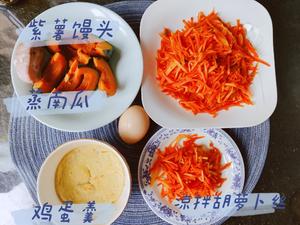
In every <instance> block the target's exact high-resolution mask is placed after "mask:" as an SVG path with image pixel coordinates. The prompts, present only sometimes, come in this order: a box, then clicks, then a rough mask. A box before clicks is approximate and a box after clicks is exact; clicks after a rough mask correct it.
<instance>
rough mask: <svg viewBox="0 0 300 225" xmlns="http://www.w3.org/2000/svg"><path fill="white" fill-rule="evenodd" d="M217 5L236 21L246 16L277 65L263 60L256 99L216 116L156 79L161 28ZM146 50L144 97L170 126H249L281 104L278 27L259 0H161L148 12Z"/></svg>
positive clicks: (254, 37) (259, 45) (143, 33)
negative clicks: (193, 107) (180, 99)
mask: <svg viewBox="0 0 300 225" xmlns="http://www.w3.org/2000/svg"><path fill="white" fill-rule="evenodd" d="M212 10H216V11H217V12H218V13H219V16H220V17H221V18H222V19H223V20H224V21H229V22H231V23H232V24H233V23H236V20H237V19H240V20H241V22H242V23H243V24H245V25H246V29H247V30H248V37H249V39H250V40H251V41H252V43H253V44H254V46H255V48H256V49H257V51H258V54H259V55H260V57H261V58H262V59H264V60H265V61H267V62H268V63H269V64H270V65H271V66H270V67H267V66H264V65H260V66H259V72H258V74H257V75H256V77H255V79H254V82H253V84H252V86H251V91H252V93H253V102H254V105H252V106H249V105H245V106H244V107H231V108H230V109H229V110H228V111H221V112H219V113H218V116H217V117H216V118H213V117H211V116H210V115H208V114H206V113H205V114H198V115H197V116H195V115H193V114H192V113H191V112H188V111H186V110H185V109H183V108H182V107H181V106H180V105H179V104H178V103H177V101H176V100H174V99H173V98H171V97H169V96H167V95H165V94H164V93H162V92H161V91H160V88H159V86H158V84H157V83H156V79H155V77H156V51H157V49H159V47H160V36H159V33H161V32H162V31H163V29H164V28H165V27H168V28H170V29H171V30H172V31H175V30H176V29H180V28H182V27H183V23H182V20H183V19H189V18H191V17H196V16H197V14H198V12H200V11H203V12H205V13H206V14H208V13H210V12H211V11H212ZM140 40H141V46H142V51H143V56H144V80H143V83H142V102H143V106H144V108H145V110H146V112H147V113H148V114H149V116H150V117H151V118H152V119H153V120H154V121H155V122H156V123H158V124H159V125H161V126H163V127H169V128H176V127H180V128H184V127H190V128H196V127H220V128H229V127H248V126H254V125H257V124H259V123H261V122H263V121H265V120H266V119H268V118H269V117H270V116H271V114H272V113H273V111H274V110H275V107H276V104H277V88H276V78H275V64H274V51H273V28H272V21H271V17H270V15H269V13H268V11H267V10H266V9H265V8H264V7H263V6H262V5H260V4H259V3H258V2H256V1H254V0H239V1H236V0H201V1H195V0H158V1H156V2H155V3H153V4H152V5H151V6H150V7H149V8H148V9H147V10H146V11H145V13H144V15H143V17H142V21H141V27H140Z"/></svg>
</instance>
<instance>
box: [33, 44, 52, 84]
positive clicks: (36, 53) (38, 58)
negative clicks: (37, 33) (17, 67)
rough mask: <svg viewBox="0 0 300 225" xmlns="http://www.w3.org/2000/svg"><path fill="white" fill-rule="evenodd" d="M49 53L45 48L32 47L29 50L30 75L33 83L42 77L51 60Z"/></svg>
mask: <svg viewBox="0 0 300 225" xmlns="http://www.w3.org/2000/svg"><path fill="white" fill-rule="evenodd" d="M49 55H50V54H49V53H48V52H47V50H46V49H45V48H44V47H32V48H30V50H29V67H28V75H29V78H30V80H31V81H32V82H37V81H38V80H40V79H41V77H42V71H43V68H44V67H45V65H46V64H47V61H48V59H49Z"/></svg>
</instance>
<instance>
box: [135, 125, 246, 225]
mask: <svg viewBox="0 0 300 225" xmlns="http://www.w3.org/2000/svg"><path fill="white" fill-rule="evenodd" d="M138 173H139V174H138V179H139V186H140V189H141V193H142V195H143V197H144V199H145V201H146V202H147V204H148V205H149V207H150V208H151V209H152V210H153V212H154V213H155V214H156V215H157V216H159V217H160V218H162V219H163V220H165V221H167V222H168V223H171V224H187V223H188V224H212V223H215V222H218V221H220V220H222V219H223V218H225V217H228V216H230V213H231V212H232V208H230V207H229V208H224V209H221V208H220V209H219V210H215V211H212V212H204V211H202V210H199V209H198V210H197V209H196V207H195V206H196V204H197V202H198V203H199V199H201V202H202V201H204V200H203V199H204V198H211V199H214V198H215V197H216V196H220V195H222V196H223V195H226V194H233V193H241V192H242V190H243V185H244V179H245V169H244V163H243V159H242V156H241V153H240V151H239V149H238V147H237V145H236V144H235V142H234V141H233V140H232V139H231V137H230V136H229V135H228V134H227V133H226V132H224V131H223V130H221V129H216V128H208V129H199V128H198V129H167V128H162V129H160V130H159V131H158V132H157V133H155V134H154V135H153V136H152V137H151V139H150V140H149V141H148V142H147V144H146V145H145V147H144V149H143V152H142V154H141V157H140V161H139V167H138ZM201 204H202V203H201Z"/></svg>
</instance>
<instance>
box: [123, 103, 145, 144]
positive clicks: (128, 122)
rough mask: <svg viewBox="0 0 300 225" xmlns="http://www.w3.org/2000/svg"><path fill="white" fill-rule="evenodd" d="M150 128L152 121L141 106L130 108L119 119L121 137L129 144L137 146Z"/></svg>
mask: <svg viewBox="0 0 300 225" xmlns="http://www.w3.org/2000/svg"><path fill="white" fill-rule="evenodd" d="M149 126H150V119H149V116H148V115H147V113H146V112H145V110H144V108H143V107H141V106H139V105H134V106H131V107H129V108H128V109H127V110H126V111H125V112H124V113H123V114H122V115H121V117H120V119H119V126H118V130H119V135H120V137H121V139H122V140H123V141H124V142H125V143H127V144H135V143H137V142H139V141H140V140H142V139H143V137H144V136H145V135H146V134H147V131H148V129H149Z"/></svg>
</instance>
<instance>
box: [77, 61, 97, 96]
mask: <svg viewBox="0 0 300 225" xmlns="http://www.w3.org/2000/svg"><path fill="white" fill-rule="evenodd" d="M75 78H76V79H79V80H81V81H82V82H81V83H80V85H79V87H77V88H76V91H93V90H95V89H96V88H97V84H98V80H99V74H98V72H97V71H96V70H95V69H92V68H90V67H80V68H78V69H77V70H76V72H75Z"/></svg>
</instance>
